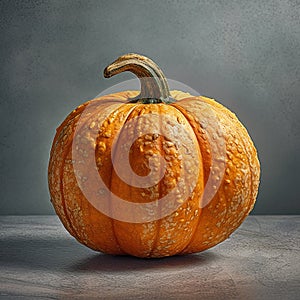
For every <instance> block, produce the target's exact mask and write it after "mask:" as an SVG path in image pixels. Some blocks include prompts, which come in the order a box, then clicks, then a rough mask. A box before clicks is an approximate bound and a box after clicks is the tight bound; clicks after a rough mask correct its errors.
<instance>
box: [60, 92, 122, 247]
mask: <svg viewBox="0 0 300 300" xmlns="http://www.w3.org/2000/svg"><path fill="white" fill-rule="evenodd" d="M99 102H101V104H110V105H113V104H116V103H124V101H118V99H117V101H114V98H112V99H109V98H107V97H105V98H102V99H101V98H96V99H93V100H90V101H87V102H86V103H84V107H83V109H85V108H86V107H87V106H88V105H91V106H92V107H93V106H96V109H95V111H93V112H92V113H91V114H90V115H88V116H84V119H83V120H82V121H83V123H82V126H84V125H85V124H88V122H90V120H91V118H93V116H94V115H95V114H97V113H98V111H97V107H98V106H99ZM82 113H83V111H80V114H77V115H76V116H75V117H74V118H73V119H75V118H78V119H80V118H82ZM77 122H78V120H77V121H76V124H75V125H74V131H73V132H72V136H73V137H74V134H75V130H76V127H77ZM88 125H89V124H88ZM66 126H67V125H66ZM72 141H73V138H72V139H71V141H70V142H68V144H67V145H66V148H65V152H64V159H63V162H62V169H61V170H60V193H61V197H62V204H63V207H64V213H65V215H66V218H67V221H68V223H69V225H70V226H71V227H72V228H74V224H72V221H71V218H70V217H69V213H68V211H67V209H66V201H65V196H64V191H63V183H62V177H63V175H62V174H63V172H64V166H65V160H66V158H67V156H68V154H69V152H70V151H72ZM83 196H84V195H83ZM84 197H85V196H84ZM73 236H74V237H75V238H76V239H77V240H78V241H80V242H82V243H84V242H83V240H84V238H83V237H82V236H81V235H80V234H79V233H78V232H76V231H75V230H74V235H73Z"/></svg>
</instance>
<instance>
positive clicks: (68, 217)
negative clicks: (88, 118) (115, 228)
mask: <svg viewBox="0 0 300 300" xmlns="http://www.w3.org/2000/svg"><path fill="white" fill-rule="evenodd" d="M75 128H76V127H75ZM72 135H74V132H72ZM72 142H73V139H71V140H70V141H69V142H68V144H67V147H66V149H65V151H64V152H63V153H64V156H63V159H62V165H61V169H60V170H59V172H60V173H59V190H60V194H61V203H62V207H63V210H64V213H65V216H66V220H67V222H68V224H69V226H70V228H71V230H72V231H73V236H74V237H75V238H76V239H77V240H79V235H78V232H77V230H75V228H74V226H73V224H72V222H71V219H70V216H69V213H68V211H67V207H66V201H65V195H64V190H63V173H64V166H65V161H66V158H67V156H68V152H69V150H70V148H71V147H72Z"/></svg>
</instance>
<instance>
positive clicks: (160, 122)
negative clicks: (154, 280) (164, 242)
mask: <svg viewBox="0 0 300 300" xmlns="http://www.w3.org/2000/svg"><path fill="white" fill-rule="evenodd" d="M158 107H159V110H158V114H159V115H161V106H160V105H159V106H158ZM161 128H162V120H161V118H159V132H161ZM159 141H160V142H159V152H160V153H162V149H163V147H162V141H161V139H160V140H159ZM162 180H163V178H162V179H161V180H160V181H159V182H158V183H157V185H158V195H159V196H158V197H159V199H160V198H161V194H162V187H161V182H162ZM159 213H161V207H160V211H159ZM155 223H156V227H157V230H156V234H155V237H154V240H153V242H152V247H151V249H150V251H149V254H148V257H151V256H152V254H153V252H154V251H155V250H156V247H157V243H158V240H159V236H160V234H159V233H160V227H161V223H162V218H160V219H158V220H157V221H156V222H155Z"/></svg>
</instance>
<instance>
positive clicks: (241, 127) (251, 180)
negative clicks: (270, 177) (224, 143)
mask: <svg viewBox="0 0 300 300" xmlns="http://www.w3.org/2000/svg"><path fill="white" fill-rule="evenodd" d="M222 112H223V111H222ZM223 116H224V117H225V118H226V119H227V120H228V119H229V118H228V116H227V115H226V114H225V113H223ZM234 117H235V119H234V123H239V124H238V125H239V126H240V127H239V128H240V129H241V132H240V133H238V135H239V137H240V141H241V143H242V144H243V146H244V151H245V153H246V154H247V155H245V156H246V159H247V162H248V163H247V166H248V167H249V171H250V172H249V174H250V176H249V177H250V187H249V188H250V194H251V197H249V200H248V205H247V213H246V214H245V216H244V217H243V218H242V219H241V221H240V222H239V224H241V223H242V222H243V220H244V219H245V218H246V217H247V216H248V214H249V213H250V211H251V210H252V206H254V204H255V201H253V199H255V197H254V185H253V181H254V180H253V176H254V174H253V172H252V168H251V160H250V157H249V155H250V156H251V153H249V151H248V147H247V146H246V144H245V139H244V138H243V136H245V134H248V135H249V133H248V131H247V129H246V128H245V127H244V126H243V125H242V124H241V123H240V121H239V120H238V118H237V117H236V116H235V115H234ZM248 142H249V141H248ZM249 144H250V146H252V147H253V145H251V143H249Z"/></svg>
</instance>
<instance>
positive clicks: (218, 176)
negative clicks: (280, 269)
mask: <svg viewBox="0 0 300 300" xmlns="http://www.w3.org/2000/svg"><path fill="white" fill-rule="evenodd" d="M141 86H142V88H141V90H142V91H143V87H144V86H143V83H141ZM144 88H145V87H144ZM151 89H153V87H151ZM145 90H147V88H145ZM135 94H137V92H134V91H126V92H123V93H118V94H110V95H106V96H103V97H100V98H97V99H94V100H92V101H89V102H88V104H86V103H85V104H83V105H81V106H79V107H78V108H76V109H75V110H74V111H73V112H71V113H70V114H69V115H68V117H67V118H66V119H65V120H64V122H63V123H62V124H61V125H60V126H59V128H58V129H57V131H56V136H55V138H54V141H53V146H52V149H51V155H50V162H49V190H50V194H51V202H52V204H53V206H54V208H55V210H56V213H57V215H58V216H59V217H60V219H61V220H62V222H63V224H64V225H65V227H66V228H67V230H68V231H69V232H70V233H71V234H72V235H73V236H74V237H76V239H77V240H78V241H80V242H81V243H83V244H85V245H87V246H88V247H90V248H92V249H94V250H100V251H102V252H105V253H109V254H130V255H134V256H138V257H164V256H172V255H175V254H180V253H194V252H199V251H201V250H205V249H208V248H210V247H212V246H214V245H216V244H218V243H220V242H221V241H223V240H225V239H226V238H227V237H228V236H229V235H230V234H231V233H232V232H233V231H234V230H235V229H236V228H237V227H238V226H239V225H240V224H241V223H242V221H243V220H244V219H245V217H246V216H247V215H248V214H249V212H250V211H251V210H252V208H253V206H254V203H255V200H256V195H257V191H258V184H259V177H260V166H259V162H258V158H257V153H256V149H255V147H254V145H253V143H252V141H251V138H250V137H249V135H248V133H247V130H246V129H245V128H244V127H243V125H242V124H241V123H240V122H239V121H238V119H237V118H236V116H235V115H234V114H233V113H232V112H230V111H229V110H227V109H226V108H225V107H224V106H222V105H221V104H219V103H217V102H215V101H214V100H213V99H209V98H206V97H191V96H190V95H188V96H186V93H183V92H180V91H171V92H170V95H171V96H172V98H173V99H175V100H176V102H175V103H172V104H170V105H167V104H165V103H156V104H141V103H139V104H132V103H126V104H124V103H123V105H122V102H121V103H120V102H119V103H118V101H121V99H122V100H123V99H126V100H127V99H130V98H132V97H130V96H129V95H135ZM167 94H169V91H167ZM144 97H147V94H145V95H144ZM157 97H160V94H159V95H158V96H157ZM123 101H124V100H123ZM82 107H85V109H84V110H83V111H82ZM149 140H150V141H151V142H150V141H149ZM167 143H169V146H170V143H171V145H172V146H173V149H172V150H173V151H170V148H169V146H168V144H167ZM114 149H116V150H114ZM160 157H161V159H160ZM127 160H129V161H130V160H131V164H130V163H129V161H128V162H127V165H126V164H124V162H126V161H127ZM150 161H151V162H150ZM150 164H152V167H153V169H152V167H150ZM163 165H165V169H164V167H163ZM132 168H133V169H134V172H133V171H132ZM149 168H150V169H151V170H150V169H149ZM155 169H156V171H155ZM117 170H118V171H117ZM137 173H138V174H139V175H140V177H138V176H136V175H137ZM160 175H161V176H162V177H161V179H159V177H160ZM124 200H125V201H124ZM133 203H134V204H135V206H133V205H132V204H133ZM111 217H112V218H111Z"/></svg>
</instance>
